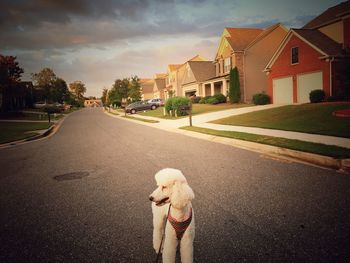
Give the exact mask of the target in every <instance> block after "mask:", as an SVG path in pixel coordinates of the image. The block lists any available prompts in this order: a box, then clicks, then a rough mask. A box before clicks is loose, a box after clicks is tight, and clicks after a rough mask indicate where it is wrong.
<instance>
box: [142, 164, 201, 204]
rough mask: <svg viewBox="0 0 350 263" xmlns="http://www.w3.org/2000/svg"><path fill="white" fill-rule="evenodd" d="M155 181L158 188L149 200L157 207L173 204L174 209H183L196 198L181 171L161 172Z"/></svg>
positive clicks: (170, 169) (167, 170) (169, 170)
mask: <svg viewBox="0 0 350 263" xmlns="http://www.w3.org/2000/svg"><path fill="white" fill-rule="evenodd" d="M155 179H156V182H157V186H158V187H157V188H156V190H154V191H153V193H152V194H151V195H150V196H149V199H150V200H151V201H153V202H155V203H156V205H157V206H162V205H164V204H166V203H171V205H172V206H173V207H174V208H178V209H181V208H183V207H185V206H186V205H187V204H188V202H190V201H191V200H192V199H193V198H194V193H193V191H192V189H191V187H189V185H188V184H187V180H186V178H185V176H184V175H183V174H182V172H181V171H180V170H177V169H172V168H166V169H163V170H160V171H159V172H158V173H156V175H155Z"/></svg>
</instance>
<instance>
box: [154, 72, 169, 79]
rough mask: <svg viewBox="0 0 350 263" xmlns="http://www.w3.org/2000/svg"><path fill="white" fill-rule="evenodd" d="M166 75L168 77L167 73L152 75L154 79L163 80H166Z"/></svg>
mask: <svg viewBox="0 0 350 263" xmlns="http://www.w3.org/2000/svg"><path fill="white" fill-rule="evenodd" d="M167 75H168V74H167V73H156V74H155V75H154V79H164V78H166V76H167Z"/></svg>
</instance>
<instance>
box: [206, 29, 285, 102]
mask: <svg viewBox="0 0 350 263" xmlns="http://www.w3.org/2000/svg"><path fill="white" fill-rule="evenodd" d="M286 34H287V29H286V28H285V27H284V26H283V25H281V24H279V23H278V24H275V25H272V26H270V27H268V28H265V29H260V28H225V29H224V32H223V33H222V35H221V39H220V43H219V47H218V49H217V52H216V56H215V59H214V61H213V64H214V67H215V76H214V77H212V78H210V79H208V80H206V81H204V82H203V84H202V91H201V92H200V93H201V94H202V95H203V96H210V95H214V94H217V93H222V94H224V95H225V96H226V95H227V94H228V93H227V91H228V87H229V73H230V70H231V69H232V68H234V67H237V68H238V72H239V80H240V88H241V100H242V101H243V102H250V101H251V99H252V96H253V95H254V94H256V93H259V92H263V91H266V90H267V77H266V75H265V73H264V72H263V70H264V68H265V66H266V64H267V63H268V61H269V60H270V59H271V57H272V55H273V54H274V52H275V50H276V49H277V47H278V46H279V44H280V43H281V41H282V40H283V38H284V37H285V35H286Z"/></svg>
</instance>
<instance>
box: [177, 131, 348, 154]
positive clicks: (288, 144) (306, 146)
mask: <svg viewBox="0 0 350 263" xmlns="http://www.w3.org/2000/svg"><path fill="white" fill-rule="evenodd" d="M181 129H184V130H188V131H194V132H200V133H205V134H210V135H215V136H220V137H227V138H233V139H238V140H244V141H249V142H256V143H262V144H267V145H272V146H277V147H282V148H287V149H292V150H297V151H302V152H308V153H315V154H320V155H324V156H330V157H334V158H339V159H341V158H349V157H350V149H347V148H343V147H338V146H332V145H326V144H321V143H314V142H305V141H300V140H293V139H286V138H280V137H272V136H265V135H257V134H252V133H245V132H235V131H219V130H213V129H206V128H200V127H194V126H192V127H190V126H185V127H181Z"/></svg>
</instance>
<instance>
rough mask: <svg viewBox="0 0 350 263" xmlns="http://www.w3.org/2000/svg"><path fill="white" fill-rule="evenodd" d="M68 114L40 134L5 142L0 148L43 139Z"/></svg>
mask: <svg viewBox="0 0 350 263" xmlns="http://www.w3.org/2000/svg"><path fill="white" fill-rule="evenodd" d="M68 116H69V114H68V115H66V116H64V117H63V118H62V119H60V120H59V121H57V122H56V123H54V124H53V125H52V126H51V127H50V128H48V129H46V130H45V131H44V132H43V133H41V134H38V135H35V136H33V137H29V138H26V139H22V140H18V141H13V142H7V143H3V144H0V149H2V148H8V147H13V146H18V145H22V144H26V143H29V142H33V141H37V140H40V139H43V138H49V137H51V136H52V135H54V134H55V133H56V132H57V131H58V130H59V128H60V127H61V125H62V123H63V121H64V120H65V119H66V118H67V117H68Z"/></svg>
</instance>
